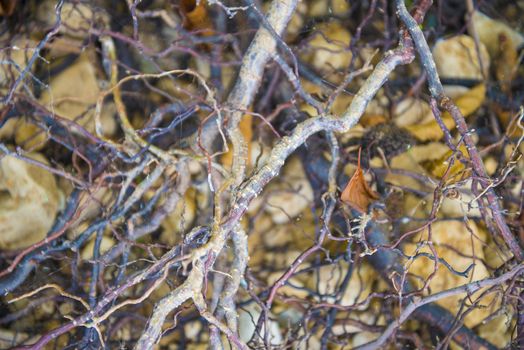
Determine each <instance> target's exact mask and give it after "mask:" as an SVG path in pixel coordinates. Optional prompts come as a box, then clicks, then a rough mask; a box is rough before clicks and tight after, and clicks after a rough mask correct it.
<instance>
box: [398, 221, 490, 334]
mask: <svg viewBox="0 0 524 350" xmlns="http://www.w3.org/2000/svg"><path fill="white" fill-rule="evenodd" d="M427 239H428V231H427V230H424V231H423V232H421V233H420V234H417V235H416V236H415V237H414V238H413V243H409V244H406V245H405V246H404V251H405V253H406V254H408V255H416V253H417V250H418V252H425V253H428V254H430V255H431V256H432V254H433V253H432V252H431V250H430V248H429V247H428V245H427V244H421V245H420V246H418V247H417V244H416V243H417V242H421V241H422V242H424V241H426V240H427ZM431 241H432V242H433V243H434V247H435V250H436V252H437V254H438V257H439V258H441V259H444V260H445V261H446V262H447V263H449V264H450V265H451V266H452V267H453V269H455V270H456V271H461V272H462V271H465V270H466V269H467V268H468V267H469V266H470V265H471V264H475V266H474V267H473V268H472V269H471V270H470V271H469V276H468V277H462V276H459V275H457V274H455V273H453V272H451V271H450V270H448V268H447V267H446V266H445V265H443V264H442V263H439V268H438V270H437V271H436V273H435V275H434V277H433V279H432V280H431V281H430V283H429V287H430V289H431V293H432V294H434V293H438V292H440V291H444V290H448V289H451V288H454V287H458V286H461V285H463V284H466V283H471V282H473V281H478V280H481V279H483V278H487V277H489V276H490V273H489V272H488V270H487V268H486V266H485V265H484V263H483V261H484V251H483V248H484V246H485V244H486V235H485V233H484V232H483V231H481V230H479V229H478V228H477V226H476V225H475V223H474V222H473V221H468V223H467V225H466V224H465V223H464V222H463V221H458V220H442V221H437V222H435V223H433V224H432V225H431ZM452 248H454V249H456V250H457V251H455V250H454V249H452ZM473 255H475V256H476V257H477V259H474V258H472V257H470V256H473ZM406 266H407V267H408V271H409V272H410V273H411V274H413V275H414V276H419V277H420V278H422V280H424V281H425V280H426V279H427V278H428V277H429V276H430V275H431V274H432V273H433V272H434V269H435V266H434V261H433V260H430V259H429V258H427V257H423V256H420V257H418V258H416V259H415V260H413V261H409V262H407V264H406ZM422 280H421V279H419V278H413V279H412V282H413V283H414V284H415V285H416V287H417V288H420V287H422ZM479 296H480V293H479V292H477V293H475V294H473V296H472V298H473V300H475V297H479ZM465 297H466V294H465V293H463V294H460V295H454V296H450V297H447V298H443V299H440V300H439V301H437V303H438V304H439V305H441V306H443V307H444V308H446V309H448V310H449V311H451V312H452V313H454V314H456V313H457V312H458V311H459V309H460V302H461V300H462V299H464V298H465ZM493 298H494V294H488V295H486V296H484V297H483V299H482V300H481V302H480V304H479V305H481V306H485V307H480V308H475V309H474V310H472V311H471V312H469V313H468V314H467V316H466V317H465V320H464V322H465V324H466V326H468V327H475V326H477V325H478V324H479V323H480V322H482V320H484V319H485V318H486V317H488V316H489V315H491V314H492V313H493V312H494V311H495V310H496V309H497V307H498V304H499V303H498V302H495V303H493Z"/></svg>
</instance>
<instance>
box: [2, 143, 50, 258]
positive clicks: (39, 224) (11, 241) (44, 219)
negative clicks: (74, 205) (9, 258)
mask: <svg viewBox="0 0 524 350" xmlns="http://www.w3.org/2000/svg"><path fill="white" fill-rule="evenodd" d="M27 156H29V157H31V158H32V159H34V160H36V161H38V162H41V163H44V164H48V163H47V160H46V159H45V158H44V156H42V155H40V154H36V153H34V154H27ZM58 210H59V191H58V187H57V184H56V181H55V178H54V176H53V175H52V174H51V173H49V172H48V171H46V170H44V169H42V168H41V167H38V166H36V165H32V164H29V163H28V162H25V161H23V160H19V159H17V158H14V157H12V156H5V157H3V158H2V159H0V249H20V248H24V247H27V246H30V245H31V244H34V243H36V242H38V241H40V240H42V239H44V238H45V236H46V234H47V232H48V231H49V229H50V228H51V226H52V225H53V222H54V220H55V217H56V214H57V211H58Z"/></svg>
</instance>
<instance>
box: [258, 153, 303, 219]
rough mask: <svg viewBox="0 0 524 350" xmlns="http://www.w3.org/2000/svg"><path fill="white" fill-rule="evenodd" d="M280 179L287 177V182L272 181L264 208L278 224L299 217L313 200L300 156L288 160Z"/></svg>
mask: <svg viewBox="0 0 524 350" xmlns="http://www.w3.org/2000/svg"><path fill="white" fill-rule="evenodd" d="M280 179H283V180H284V179H285V182H284V181H278V182H271V183H270V184H269V185H268V186H267V188H266V191H265V193H267V202H266V205H265V208H264V210H265V211H266V212H267V213H268V214H270V215H271V217H272V219H273V221H274V222H275V223H277V224H282V223H286V222H288V221H290V220H291V219H293V218H295V217H297V216H298V215H299V214H300V213H302V211H304V209H306V208H307V207H308V206H309V205H310V203H311V202H312V201H313V189H312V188H311V185H310V183H309V181H308V179H307V177H306V174H305V171H304V168H303V167H302V163H301V162H300V159H299V158H297V157H291V158H290V159H289V160H288V162H287V163H286V165H285V166H284V168H283V170H282V175H281V176H280V178H279V180H280Z"/></svg>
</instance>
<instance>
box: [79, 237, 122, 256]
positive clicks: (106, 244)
mask: <svg viewBox="0 0 524 350" xmlns="http://www.w3.org/2000/svg"><path fill="white" fill-rule="evenodd" d="M114 245H115V240H114V239H113V238H111V237H108V236H103V237H102V241H101V242H100V255H102V254H104V253H105V252H107V251H108V250H109V249H111V247H113V246H114ZM94 248H95V237H94V236H93V238H92V239H91V240H89V242H88V243H87V244H86V245H85V246H84V247H83V248H82V252H81V253H80V255H81V257H82V259H83V260H90V259H93V249H94Z"/></svg>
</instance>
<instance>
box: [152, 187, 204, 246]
mask: <svg viewBox="0 0 524 350" xmlns="http://www.w3.org/2000/svg"><path fill="white" fill-rule="evenodd" d="M196 195H197V193H196V191H195V190H194V189H192V188H190V189H189V190H187V192H186V194H185V195H184V197H183V198H182V199H180V201H178V203H177V205H176V206H175V210H173V212H172V213H171V214H169V215H168V216H167V218H166V219H165V220H164V222H162V228H163V232H162V235H161V236H160V237H161V240H162V241H163V242H164V243H165V244H169V245H175V244H176V243H179V242H180V240H181V234H182V233H185V232H186V231H187V230H188V229H189V228H190V227H191V225H192V224H193V221H194V220H195V217H196V202H195V197H196Z"/></svg>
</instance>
